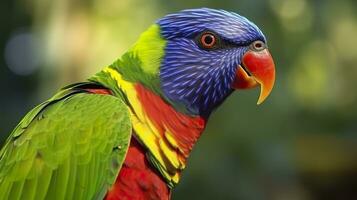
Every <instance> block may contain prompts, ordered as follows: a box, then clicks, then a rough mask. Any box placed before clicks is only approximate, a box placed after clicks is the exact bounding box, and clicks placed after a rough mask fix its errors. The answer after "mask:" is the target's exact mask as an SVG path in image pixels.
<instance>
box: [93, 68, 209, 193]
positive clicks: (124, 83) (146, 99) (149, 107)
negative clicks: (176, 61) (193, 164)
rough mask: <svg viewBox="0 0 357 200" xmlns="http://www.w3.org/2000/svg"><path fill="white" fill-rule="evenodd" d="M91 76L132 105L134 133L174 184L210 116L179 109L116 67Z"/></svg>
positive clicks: (160, 170) (152, 161) (148, 156)
mask: <svg viewBox="0 0 357 200" xmlns="http://www.w3.org/2000/svg"><path fill="white" fill-rule="evenodd" d="M90 80H92V81H96V82H100V83H101V84H103V85H104V86H106V87H108V88H110V89H111V90H112V91H113V94H114V95H116V96H118V97H120V98H122V99H123V101H124V102H125V103H126V104H127V105H128V108H129V110H130V113H131V121H132V124H133V129H134V136H135V137H136V139H137V140H138V141H139V142H140V143H141V144H142V145H143V146H144V147H145V148H146V149H147V151H148V154H147V158H148V160H149V161H150V163H151V164H152V165H153V166H154V167H155V168H156V169H157V171H158V172H159V173H160V174H161V176H162V177H163V178H164V180H165V181H166V183H167V184H168V186H169V187H170V188H172V187H174V186H175V185H176V184H177V183H178V182H179V179H180V175H181V172H182V171H183V170H184V169H185V166H186V161H187V158H188V156H189V154H190V152H191V150H192V148H193V146H194V144H195V143H196V141H197V140H198V138H199V137H200V135H201V133H202V132H203V130H204V128H205V125H206V119H205V118H203V117H200V116H190V115H186V114H184V113H181V112H179V111H177V110H176V109H175V108H174V107H172V106H171V104H170V103H168V102H167V101H165V100H164V99H163V98H162V97H161V96H160V95H158V94H157V93H155V92H152V90H151V89H150V88H148V87H146V86H144V85H143V84H141V83H140V82H131V81H128V80H127V79H126V78H125V77H124V76H123V75H122V74H121V73H120V72H119V71H118V70H117V69H115V68H113V67H107V68H105V69H103V71H101V72H100V73H98V74H97V75H95V76H94V77H93V78H91V79H90Z"/></svg>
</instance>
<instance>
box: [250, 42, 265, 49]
mask: <svg viewBox="0 0 357 200" xmlns="http://www.w3.org/2000/svg"><path fill="white" fill-rule="evenodd" d="M250 48H251V49H253V50H254V51H262V50H264V49H265V48H266V45H265V43H264V42H262V41H260V40H257V41H254V42H253V43H252V44H251V45H250Z"/></svg>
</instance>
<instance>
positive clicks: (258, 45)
mask: <svg viewBox="0 0 357 200" xmlns="http://www.w3.org/2000/svg"><path fill="white" fill-rule="evenodd" d="M262 46H263V45H262V43H256V44H255V48H257V49H260V48H262Z"/></svg>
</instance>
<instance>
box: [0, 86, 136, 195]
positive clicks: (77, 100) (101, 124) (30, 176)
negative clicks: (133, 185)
mask: <svg viewBox="0 0 357 200" xmlns="http://www.w3.org/2000/svg"><path fill="white" fill-rule="evenodd" d="M130 137H131V123H130V117H129V113H128V110H127V107H126V106H125V104H124V103H123V102H122V101H121V99H119V98H117V97H114V96H111V95H99V94H89V93H83V91H82V92H81V91H80V90H78V89H73V87H72V88H67V89H65V90H63V91H61V92H60V93H59V94H57V95H56V96H54V97H53V98H52V99H50V100H49V101H47V102H44V103H43V104H41V105H39V106H38V107H36V108H35V109H33V110H32V111H31V112H29V113H28V114H27V115H26V116H25V118H24V119H23V120H22V121H21V122H20V124H19V125H18V126H17V127H16V128H15V130H14V131H13V132H12V134H11V136H10V137H9V138H8V140H7V142H6V144H5V146H4V147H3V148H2V150H1V151H0V199H1V200H4V199H11V200H16V199H26V200H31V199H34V200H41V199H51V200H54V199H76V200H80V199H102V198H103V197H104V195H105V194H106V192H107V190H108V189H109V188H110V186H111V185H112V184H113V183H114V181H115V179H116V177H117V175H118V172H119V170H120V167H121V165H122V163H123V160H124V158H125V155H126V152H127V149H128V145H129V142H130Z"/></svg>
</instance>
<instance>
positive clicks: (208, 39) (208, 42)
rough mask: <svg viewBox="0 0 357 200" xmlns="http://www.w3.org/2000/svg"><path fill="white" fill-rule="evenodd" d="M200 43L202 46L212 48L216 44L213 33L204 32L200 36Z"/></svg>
mask: <svg viewBox="0 0 357 200" xmlns="http://www.w3.org/2000/svg"><path fill="white" fill-rule="evenodd" d="M200 43H201V45H202V47H203V48H206V49H212V48H213V47H214V46H215V45H216V43H217V39H216V36H215V35H214V34H213V33H204V34H202V36H201V39H200Z"/></svg>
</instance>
